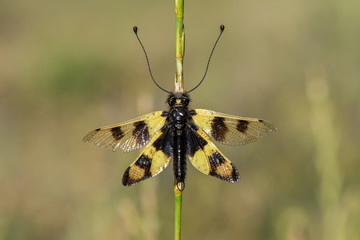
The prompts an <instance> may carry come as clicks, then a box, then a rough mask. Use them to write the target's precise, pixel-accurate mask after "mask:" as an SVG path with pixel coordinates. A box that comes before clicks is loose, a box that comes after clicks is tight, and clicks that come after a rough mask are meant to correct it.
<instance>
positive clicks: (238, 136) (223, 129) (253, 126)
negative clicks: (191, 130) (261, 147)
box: [192, 109, 276, 145]
mask: <svg viewBox="0 0 360 240" xmlns="http://www.w3.org/2000/svg"><path fill="white" fill-rule="evenodd" d="M192 119H193V120H194V123H195V124H196V125H197V126H199V127H200V128H201V129H202V130H204V131H205V132H206V133H207V134H208V135H209V136H211V137H212V138H214V140H216V141H218V142H220V143H223V144H228V145H244V144H247V143H251V142H255V141H256V140H257V139H258V138H260V137H262V136H264V135H266V134H268V133H269V132H272V131H275V130H276V127H274V126H273V125H272V124H271V123H269V122H267V121H265V120H262V119H257V118H246V117H237V116H233V115H228V114H224V113H218V112H214V111H210V110H204V109H195V110H193V111H192Z"/></svg>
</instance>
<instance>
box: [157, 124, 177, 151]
mask: <svg viewBox="0 0 360 240" xmlns="http://www.w3.org/2000/svg"><path fill="white" fill-rule="evenodd" d="M160 131H161V132H162V134H161V135H160V136H159V137H158V139H156V140H155V141H154V143H153V147H154V148H155V149H156V151H160V150H161V151H163V153H164V154H165V155H166V156H167V157H169V156H170V155H172V153H173V145H174V137H173V136H174V134H173V132H172V131H169V130H168V127H167V126H164V127H163V128H162V129H161V130H160Z"/></svg>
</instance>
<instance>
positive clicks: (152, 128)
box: [83, 111, 166, 152]
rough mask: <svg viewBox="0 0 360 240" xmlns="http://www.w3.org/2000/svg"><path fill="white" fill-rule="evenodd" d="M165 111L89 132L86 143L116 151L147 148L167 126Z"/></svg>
mask: <svg viewBox="0 0 360 240" xmlns="http://www.w3.org/2000/svg"><path fill="white" fill-rule="evenodd" d="M163 113H164V112H163V111H157V112H152V113H149V114H146V115H144V116H141V117H138V118H134V119H132V120H129V121H127V122H123V123H119V124H115V125H111V126H106V127H102V128H98V129H95V130H93V131H91V132H89V133H88V134H87V135H86V136H85V137H84V138H83V141H84V142H93V143H95V144H96V145H98V146H100V147H103V148H110V149H111V150H113V151H115V150H116V149H117V148H121V149H122V150H123V151H125V152H129V151H132V150H135V149H138V148H141V147H143V146H145V144H146V143H147V142H149V140H150V139H151V137H152V136H154V134H155V133H156V132H158V131H159V130H160V129H161V128H162V127H163V126H164V124H165V120H166V117H165V116H163Z"/></svg>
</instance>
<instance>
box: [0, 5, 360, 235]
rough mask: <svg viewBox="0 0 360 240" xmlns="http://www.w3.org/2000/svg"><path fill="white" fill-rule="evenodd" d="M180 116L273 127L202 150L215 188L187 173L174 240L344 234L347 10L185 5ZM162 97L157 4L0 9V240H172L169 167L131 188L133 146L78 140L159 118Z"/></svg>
mask: <svg viewBox="0 0 360 240" xmlns="http://www.w3.org/2000/svg"><path fill="white" fill-rule="evenodd" d="M220 24H224V25H225V26H226V30H225V33H224V35H223V38H222V39H221V41H220V42H219V45H218V47H217V49H216V51H215V54H214V58H213V60H212V63H211V66H210V70H209V72H208V76H207V79H206V80H205V82H204V83H203V84H202V86H201V87H199V88H198V89H197V90H196V91H194V92H193V93H192V95H191V96H192V100H193V102H192V107H194V108H205V109H211V110H215V111H219V112H225V113H229V114H234V115H239V116H251V117H260V118H264V119H267V120H268V121H270V122H272V123H274V124H275V125H276V126H277V127H278V129H279V130H278V131H277V132H276V133H274V134H271V135H269V136H267V137H265V138H263V139H261V141H259V142H257V143H254V144H250V145H247V146H243V147H229V146H219V145H220V144H218V146H219V147H220V148H221V150H222V151H223V152H224V153H225V154H226V155H227V157H228V158H229V159H231V160H232V161H233V162H234V164H235V165H236V166H237V167H238V168H239V171H240V174H241V180H240V182H239V183H236V184H229V183H225V182H222V181H219V180H218V179H215V178H212V177H209V176H205V175H203V174H201V173H200V172H198V171H196V170H195V169H194V168H193V167H192V166H191V164H190V163H189V165H188V175H187V181H186V183H187V185H186V190H185V192H184V196H183V226H182V233H183V238H184V239H207V240H211V239H254V240H255V239H257V240H263V239H289V240H303V239H326V240H345V239H346V240H352V239H353V240H355V239H360V228H359V226H360V190H359V187H360V174H359V170H360V164H359V157H360V150H359V142H360V141H359V140H360V139H359V138H360V137H359V136H360V134H359V130H360V128H359V122H360V81H359V75H360V67H359V66H360V47H359V43H360V30H359V26H360V2H359V1H352V0H345V1H336V0H327V1H325V0H320V1H310V0H305V1H303V0H292V1H287V0H273V1H258V0H255V1H254V0H244V1H236V0H230V1H213V2H211V1H206V0H198V1H186V2H185V28H186V55H185V88H186V89H190V88H191V87H193V86H195V85H196V84H197V83H198V81H199V80H200V79H201V77H202V75H203V72H204V70H205V65H206V61H207V58H208V55H209V53H210V50H211V48H212V45H213V43H214V41H215V39H216V37H217V35H218V32H219V25H220ZM134 25H138V27H139V29H140V30H139V32H140V36H141V38H142V40H143V42H144V45H145V46H146V48H147V51H148V54H149V57H150V61H151V65H152V69H153V73H154V76H155V78H156V79H157V80H158V81H159V82H160V84H161V85H162V86H163V87H165V88H166V89H169V90H172V89H173V79H174V75H175V60H174V54H175V41H174V40H175V16H174V3H173V1H145V0H138V1H124V0H123V1H114V0H105V1H97V0H89V1H80V0H75V1H67V0H65V1H45V0H33V1H28V0H1V2H0V129H1V134H0V240H5V239H6V240H18V239H19V240H20V239H34V240H35V239H36V240H45V239H56V240H75V239H76V240H80V239H87V240H91V239H109V240H111V239H122V240H127V239H145V240H154V239H172V237H173V218H174V214H173V212H174V206H173V204H174V201H173V172H172V169H171V168H172V167H171V166H169V167H168V168H167V169H166V170H165V171H164V172H163V173H162V174H160V175H158V176H157V177H156V178H153V179H150V180H147V181H145V182H142V183H141V184H138V185H136V186H133V187H129V188H128V187H123V186H122V185H121V177H122V173H123V172H124V171H125V169H126V168H127V166H128V165H129V164H130V163H131V162H132V161H133V160H134V159H135V157H136V156H137V155H138V152H134V153H123V152H120V151H117V152H111V151H109V150H107V149H101V148H98V147H96V146H94V145H92V144H84V143H82V142H81V139H82V137H83V136H84V135H85V134H86V133H87V132H89V131H90V130H92V129H94V128H97V127H100V126H103V125H108V124H113V123H117V122H121V121H125V120H128V119H130V118H133V117H136V116H138V115H141V114H145V113H147V112H151V111H156V110H164V109H166V108H167V105H166V103H165V100H166V97H167V96H166V94H164V92H162V91H160V90H159V89H158V88H156V87H155V85H154V84H153V83H152V82H151V80H150V77H149V74H148V71H147V67H146V63H145V59H144V56H143V53H142V51H141V48H140V47H139V44H138V43H137V41H136V38H135V36H134V35H133V33H132V27H133V26H134Z"/></svg>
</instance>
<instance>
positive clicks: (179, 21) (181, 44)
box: [175, 0, 185, 92]
mask: <svg viewBox="0 0 360 240" xmlns="http://www.w3.org/2000/svg"><path fill="white" fill-rule="evenodd" d="M175 15H176V40H175V55H176V74H175V92H184V78H183V62H184V53H185V31H184V23H183V21H184V0H175Z"/></svg>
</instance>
